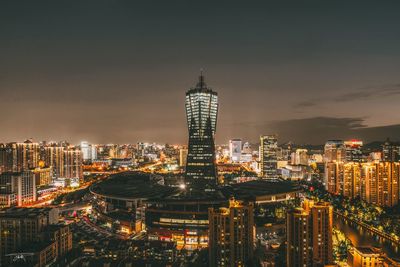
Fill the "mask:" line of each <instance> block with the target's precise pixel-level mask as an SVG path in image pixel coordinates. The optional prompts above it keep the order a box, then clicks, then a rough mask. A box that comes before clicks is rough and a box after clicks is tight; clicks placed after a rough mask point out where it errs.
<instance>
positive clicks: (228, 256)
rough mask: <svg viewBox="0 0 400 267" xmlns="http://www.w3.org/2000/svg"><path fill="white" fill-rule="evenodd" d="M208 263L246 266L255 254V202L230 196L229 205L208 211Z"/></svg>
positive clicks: (235, 266)
mask: <svg viewBox="0 0 400 267" xmlns="http://www.w3.org/2000/svg"><path fill="white" fill-rule="evenodd" d="M208 220H209V225H210V227H209V266H211V267H216V266H227V267H237V266H247V262H248V261H249V260H251V259H252V258H253V249H254V215H253V204H250V203H248V204H245V203H243V202H239V201H236V200H234V199H231V200H230V201H229V208H220V209H213V208H210V209H209V212H208Z"/></svg>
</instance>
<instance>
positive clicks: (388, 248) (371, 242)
mask: <svg viewBox="0 0 400 267" xmlns="http://www.w3.org/2000/svg"><path fill="white" fill-rule="evenodd" d="M333 221H334V223H333V224H334V226H335V227H336V228H338V229H339V230H340V231H342V232H343V233H344V234H345V235H346V237H347V238H349V239H350V240H351V242H352V243H353V245H354V246H375V247H381V248H382V250H383V251H384V252H385V253H386V254H387V255H388V256H389V257H393V258H400V249H399V247H398V246H397V245H396V244H393V243H392V242H390V241H387V240H385V239H382V238H380V237H378V236H376V235H373V234H372V233H371V232H369V231H367V230H365V229H363V228H362V227H360V226H358V225H356V224H354V223H350V222H348V221H345V220H344V219H342V218H340V217H338V216H336V215H334V216H333Z"/></svg>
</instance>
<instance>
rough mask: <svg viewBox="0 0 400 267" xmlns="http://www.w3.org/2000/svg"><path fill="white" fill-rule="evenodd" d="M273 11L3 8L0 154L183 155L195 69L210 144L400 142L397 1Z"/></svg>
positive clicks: (9, 4)
mask: <svg viewBox="0 0 400 267" xmlns="http://www.w3.org/2000/svg"><path fill="white" fill-rule="evenodd" d="M273 2H274V3H273ZM273 2H272V1H271V2H268V1H262V2H261V1H260V2H251V1H180V2H177V1H141V2H136V1H116V0H114V1H111V0H109V1H101V0H97V1H84V0H82V1H40V0H37V1H32V0H30V1H18V0H15V1H1V2H0V99H1V104H0V142H9V141H15V140H18V141H21V140H24V139H26V138H29V137H32V138H34V139H35V140H64V139H66V140H70V141H71V142H75V143H77V142H80V141H81V140H87V141H89V142H92V143H136V142H138V141H149V142H168V143H182V144H184V143H186V140H187V127H186V120H185V109H184V98H185V92H186V91H187V90H188V89H189V88H190V87H191V86H194V85H195V84H196V82H197V79H198V74H199V70H200V69H201V68H204V70H205V76H206V82H207V84H208V85H209V86H210V87H212V88H213V89H214V90H215V91H217V92H218V93H219V98H220V110H219V117H218V125H217V143H222V142H226V141H227V140H229V139H230V138H238V137H239V138H244V139H248V140H251V141H257V140H258V138H259V135H260V134H269V133H278V134H279V141H280V143H282V142H286V141H289V140H291V141H294V142H296V143H311V144H320V143H323V142H325V140H327V139H332V138H362V139H364V140H365V141H367V142H368V141H374V140H384V139H386V137H391V138H392V139H393V140H399V139H400V113H399V103H400V75H399V74H400V1H371V2H369V1H273ZM278 2H279V3H278ZM349 2H351V3H349Z"/></svg>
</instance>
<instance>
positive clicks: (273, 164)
mask: <svg viewBox="0 0 400 267" xmlns="http://www.w3.org/2000/svg"><path fill="white" fill-rule="evenodd" d="M277 148H278V139H277V136H276V135H263V136H261V137H260V170H261V176H262V177H264V178H267V179H275V178H277V177H278V160H277Z"/></svg>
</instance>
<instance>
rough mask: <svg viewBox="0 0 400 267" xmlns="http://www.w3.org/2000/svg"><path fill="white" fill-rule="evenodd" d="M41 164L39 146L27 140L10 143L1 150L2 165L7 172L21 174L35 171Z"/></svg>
mask: <svg viewBox="0 0 400 267" xmlns="http://www.w3.org/2000/svg"><path fill="white" fill-rule="evenodd" d="M38 163H39V144H38V143H34V142H32V140H26V141H25V142H23V143H15V142H14V143H8V144H6V145H3V146H2V147H1V148H0V165H1V166H2V169H3V171H5V172H21V171H26V170H29V169H34V168H36V167H37V166H38Z"/></svg>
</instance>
